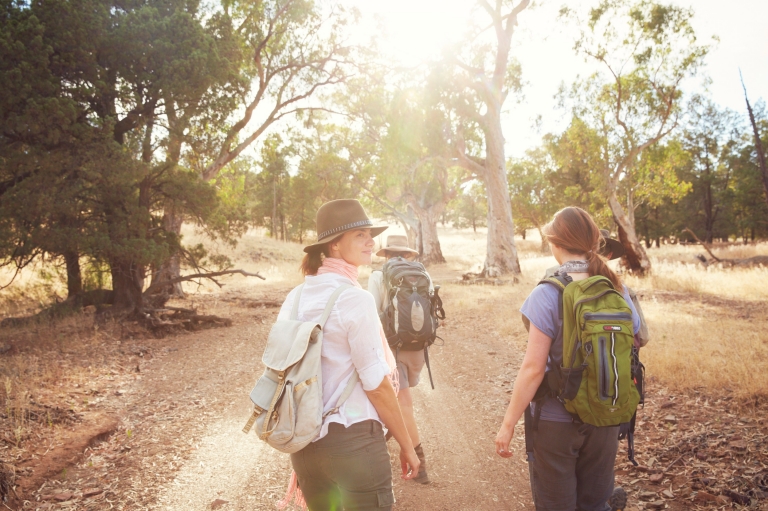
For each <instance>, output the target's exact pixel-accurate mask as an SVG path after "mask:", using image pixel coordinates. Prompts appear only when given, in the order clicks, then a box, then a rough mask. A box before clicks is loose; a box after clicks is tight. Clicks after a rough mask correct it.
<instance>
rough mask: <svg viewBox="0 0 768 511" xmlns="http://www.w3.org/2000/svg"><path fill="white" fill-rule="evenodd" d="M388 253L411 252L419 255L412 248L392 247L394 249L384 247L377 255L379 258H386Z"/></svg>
mask: <svg viewBox="0 0 768 511" xmlns="http://www.w3.org/2000/svg"><path fill="white" fill-rule="evenodd" d="M386 252H409V253H411V254H416V255H419V251H418V250H414V249H412V248H408V247H398V246H392V247H383V248H381V249H379V251H378V252H376V255H377V256H378V257H384V256H385V255H386Z"/></svg>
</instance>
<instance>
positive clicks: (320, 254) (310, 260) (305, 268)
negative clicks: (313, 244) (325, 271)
mask: <svg viewBox="0 0 768 511" xmlns="http://www.w3.org/2000/svg"><path fill="white" fill-rule="evenodd" d="M326 257H328V244H327V243H326V244H325V245H322V246H320V247H318V248H317V249H315V250H313V251H312V252H308V253H306V254H304V258H303V259H302V260H301V264H300V265H299V270H301V274H302V275H305V276H306V275H317V270H319V269H320V267H321V266H322V265H323V259H325V258H326Z"/></svg>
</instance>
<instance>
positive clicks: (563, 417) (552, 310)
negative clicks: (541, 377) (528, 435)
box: [520, 284, 640, 422]
mask: <svg viewBox="0 0 768 511" xmlns="http://www.w3.org/2000/svg"><path fill="white" fill-rule="evenodd" d="M622 294H623V295H624V299H625V300H626V301H627V304H628V305H629V308H630V309H632V327H633V331H634V333H637V332H639V331H640V316H639V315H638V314H637V311H636V310H635V306H634V304H633V303H632V300H631V299H630V298H629V291H628V290H627V287H626V286H624V292H623V293H622ZM559 302H560V293H559V292H558V291H557V289H555V287H554V286H550V285H545V284H542V285H539V286H536V287H535V288H534V290H533V291H531V294H529V295H528V298H526V299H525V302H524V303H523V306H522V307H520V312H522V313H523V316H525V317H526V318H528V320H529V321H530V322H531V323H533V324H534V325H536V328H538V329H539V330H541V331H542V332H544V333H545V334H546V336H547V337H549V338H550V339H554V338H555V337H557V334H558V333H559V332H560V328H562V321H561V320H560V318H558V306H559ZM551 364H552V361H551V360H550V359H549V357H548V358H547V371H550V370H552V366H551ZM545 378H546V377H545ZM531 405H532V406H531V411H535V405H534V403H531ZM541 420H545V421H553V422H571V421H572V420H573V416H572V415H571V414H570V413H568V411H567V410H566V409H565V407H564V406H563V405H562V403H560V401H558V400H557V399H555V398H553V397H547V398H546V399H545V400H544V405H543V406H542V408H541Z"/></svg>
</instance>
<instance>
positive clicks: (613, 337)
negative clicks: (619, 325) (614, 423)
mask: <svg viewBox="0 0 768 511" xmlns="http://www.w3.org/2000/svg"><path fill="white" fill-rule="evenodd" d="M611 356H612V357H613V403H612V405H613V406H616V400H617V399H619V367H618V361H617V360H616V332H611Z"/></svg>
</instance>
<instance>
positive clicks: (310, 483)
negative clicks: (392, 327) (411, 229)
mask: <svg viewBox="0 0 768 511" xmlns="http://www.w3.org/2000/svg"><path fill="white" fill-rule="evenodd" d="M386 228H387V227H386V226H382V227H377V226H374V225H373V222H372V221H371V220H370V219H369V218H368V216H367V215H366V213H365V211H364V210H363V207H362V205H361V204H360V203H359V202H358V201H357V200H354V199H341V200H335V201H331V202H327V203H325V204H323V205H322V206H321V207H320V209H319V210H318V212H317V242H315V243H312V244H310V245H308V246H307V247H305V248H304V252H306V255H305V256H304V259H303V261H302V263H301V271H302V273H303V274H304V275H305V280H304V284H303V286H300V287H297V288H296V289H294V290H293V291H291V292H290V294H289V295H288V297H287V298H286V300H285V302H284V303H283V306H282V308H281V310H280V315H279V317H278V319H289V318H290V317H291V312H292V310H293V309H294V300H295V299H296V297H297V296H299V300H298V305H297V306H296V310H297V315H296V316H294V317H296V319H298V320H300V321H318V320H319V319H320V318H321V316H322V315H323V311H324V309H325V308H326V306H327V304H328V303H329V302H331V300H330V298H331V296H332V295H334V294H335V291H336V290H337V289H338V288H339V287H341V286H347V288H346V289H344V290H343V291H341V292H340V294H338V295H337V298H336V301H335V302H334V303H333V305H332V308H331V309H330V315H328V316H327V318H328V319H327V322H326V323H325V325H324V326H323V334H322V348H321V357H322V358H321V367H322V389H321V393H322V400H323V420H322V427H321V429H320V433H319V435H318V437H317V438H316V439H315V440H314V441H312V442H311V443H310V444H309V445H307V446H306V447H304V448H303V449H301V450H299V451H297V452H295V453H293V454H291V464H292V465H293V469H294V471H295V474H296V477H294V478H292V481H293V482H294V483H296V482H298V485H296V484H293V488H292V489H290V488H289V494H288V495H287V496H286V499H285V500H284V503H285V504H287V503H288V502H290V500H291V497H292V494H291V491H292V490H293V491H294V492H296V491H299V490H300V491H301V493H303V497H304V499H305V500H306V503H307V505H308V507H309V509H310V510H311V511H318V510H323V511H326V510H332V509H333V510H346V511H351V510H370V511H373V510H381V509H385V510H386V509H390V510H391V509H392V505H393V504H394V494H393V492H392V471H391V468H390V459H389V453H388V452H387V445H386V441H385V439H384V428H385V427H386V428H387V429H389V431H390V432H391V433H392V435H393V436H394V438H395V440H396V441H397V442H398V443H399V444H400V462H401V466H402V470H403V474H402V477H403V479H412V478H415V477H416V476H417V475H418V473H419V460H418V457H417V456H416V453H415V451H414V448H413V443H412V442H411V437H410V436H409V434H408V430H407V428H406V426H405V423H404V421H403V417H402V414H401V412H400V407H399V405H398V402H397V397H396V388H397V370H396V368H395V361H394V357H393V356H392V354H391V352H390V350H389V346H388V344H387V341H386V338H385V337H384V333H383V331H382V328H381V323H380V321H379V317H378V314H377V312H376V305H375V303H374V300H373V297H372V296H371V295H370V293H368V292H367V291H365V290H364V289H362V288H361V287H360V284H359V283H358V282H357V272H358V267H359V266H362V265H367V264H370V263H371V256H372V254H373V248H374V241H373V237H372V236H376V235H378V234H379V233H381V232H382V231H384V230H385V229H386ZM355 375H357V376H355ZM356 377H357V378H358V381H357V383H355V384H354V386H353V387H352V386H351V385H349V386H350V387H351V388H352V390H351V393H348V392H346V387H347V386H348V384H349V382H350V381H353V380H354V378H356ZM311 384H312V382H307V385H311ZM296 389H297V390H298V387H297V388H296ZM345 393H346V394H347V397H345V399H344V401H343V403H342V404H341V405H338V402H340V401H341V398H340V396H341V395H343V394H345ZM326 414H327V415H326ZM296 486H298V488H296ZM297 501H298V502H301V499H297Z"/></svg>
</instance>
